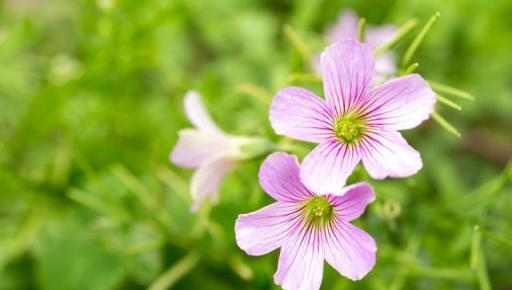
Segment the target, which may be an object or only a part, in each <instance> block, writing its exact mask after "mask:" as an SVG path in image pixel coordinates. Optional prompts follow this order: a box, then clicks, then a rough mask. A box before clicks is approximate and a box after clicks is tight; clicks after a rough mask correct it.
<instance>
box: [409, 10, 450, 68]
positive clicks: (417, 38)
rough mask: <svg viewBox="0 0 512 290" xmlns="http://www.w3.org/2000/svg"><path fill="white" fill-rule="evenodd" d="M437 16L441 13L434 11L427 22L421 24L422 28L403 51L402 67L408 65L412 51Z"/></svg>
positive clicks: (416, 47)
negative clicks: (423, 24)
mask: <svg viewBox="0 0 512 290" xmlns="http://www.w3.org/2000/svg"><path fill="white" fill-rule="evenodd" d="M439 16H441V13H439V12H436V13H435V14H434V15H432V17H430V19H429V20H428V22H427V24H425V26H423V29H422V30H421V31H420V33H419V34H418V35H417V36H416V38H414V40H413V41H412V43H411V45H409V47H408V48H407V50H406V51H405V55H404V58H403V60H402V66H403V67H406V66H408V65H409V63H410V61H411V59H412V57H413V56H414V53H416V50H417V49H418V47H419V46H420V44H421V42H422V41H423V39H424V38H425V36H426V35H427V33H428V31H429V30H430V28H432V25H434V23H435V22H436V20H437V18H439Z"/></svg>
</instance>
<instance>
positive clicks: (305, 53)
mask: <svg viewBox="0 0 512 290" xmlns="http://www.w3.org/2000/svg"><path fill="white" fill-rule="evenodd" d="M283 31H284V34H285V35H286V37H288V39H289V40H290V41H291V43H292V44H293V46H294V47H295V49H297V51H298V52H299V53H300V54H301V55H302V57H303V58H304V60H305V61H306V62H307V63H308V64H309V65H310V66H311V67H313V56H312V54H311V52H310V50H309V47H308V45H307V44H306V42H305V41H304V39H303V38H302V37H301V36H300V34H299V33H298V32H297V31H296V30H295V29H293V27H291V26H290V25H288V24H287V25H285V26H284V28H283Z"/></svg>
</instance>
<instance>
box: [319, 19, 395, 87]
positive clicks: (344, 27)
mask: <svg viewBox="0 0 512 290" xmlns="http://www.w3.org/2000/svg"><path fill="white" fill-rule="evenodd" d="M396 31H397V27H396V26H394V25H390V24H388V25H382V26H378V27H368V28H367V29H366V35H365V39H366V43H367V44H368V45H369V46H370V47H371V48H372V49H373V50H375V49H377V48H379V47H381V46H382V45H384V44H386V43H388V42H389V41H391V39H392V38H393V36H394V35H395V33H396ZM358 37H359V18H358V16H357V14H356V13H355V12H354V11H352V10H350V9H347V10H345V11H343V12H342V13H341V14H340V16H339V17H338V20H337V21H336V23H334V24H333V25H332V26H330V27H329V28H328V29H327V33H326V38H327V41H328V42H329V43H335V42H337V41H340V40H343V39H345V38H353V39H358ZM315 70H316V71H317V72H318V73H319V74H321V69H320V56H318V57H317V58H316V59H315ZM395 72H396V64H395V56H394V54H393V53H392V52H386V53H384V54H382V55H380V56H379V57H377V58H376V59H375V76H374V81H375V82H376V83H379V82H382V81H384V80H385V79H386V78H388V77H389V76H391V75H392V74H393V73H395Z"/></svg>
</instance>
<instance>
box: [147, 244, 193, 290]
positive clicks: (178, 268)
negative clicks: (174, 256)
mask: <svg viewBox="0 0 512 290" xmlns="http://www.w3.org/2000/svg"><path fill="white" fill-rule="evenodd" d="M199 260H200V256H199V254H198V253H194V252H192V253H189V254H188V255H186V256H185V257H184V258H183V259H181V260H180V261H178V262H177V263H176V264H174V265H172V266H171V267H170V268H169V269H168V270H167V271H165V272H164V273H163V274H162V275H161V276H160V277H158V278H157V279H156V280H155V281H154V282H153V283H152V284H151V285H150V286H149V288H148V290H165V289H170V288H172V286H173V285H174V284H176V282H178V281H179V280H180V279H181V278H183V276H185V275H186V274H187V273H189V272H190V271H191V270H192V269H193V268H194V267H195V266H196V265H197V263H198V262H199Z"/></svg>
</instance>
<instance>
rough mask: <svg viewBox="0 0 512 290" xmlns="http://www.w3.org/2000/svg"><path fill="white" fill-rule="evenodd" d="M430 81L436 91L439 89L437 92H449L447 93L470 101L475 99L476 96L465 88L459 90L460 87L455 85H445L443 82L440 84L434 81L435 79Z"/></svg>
mask: <svg viewBox="0 0 512 290" xmlns="http://www.w3.org/2000/svg"><path fill="white" fill-rule="evenodd" d="M428 83H429V85H430V86H431V87H432V89H433V90H434V91H437V92H440V93H443V94H447V95H451V96H454V97H458V98H461V99H464V100H468V101H474V100H475V97H474V96H473V95H471V94H470V93H468V92H465V91H463V90H459V89H456V88H453V87H450V86H447V85H443V84H440V83H437V82H433V81H429V82H428Z"/></svg>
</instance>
